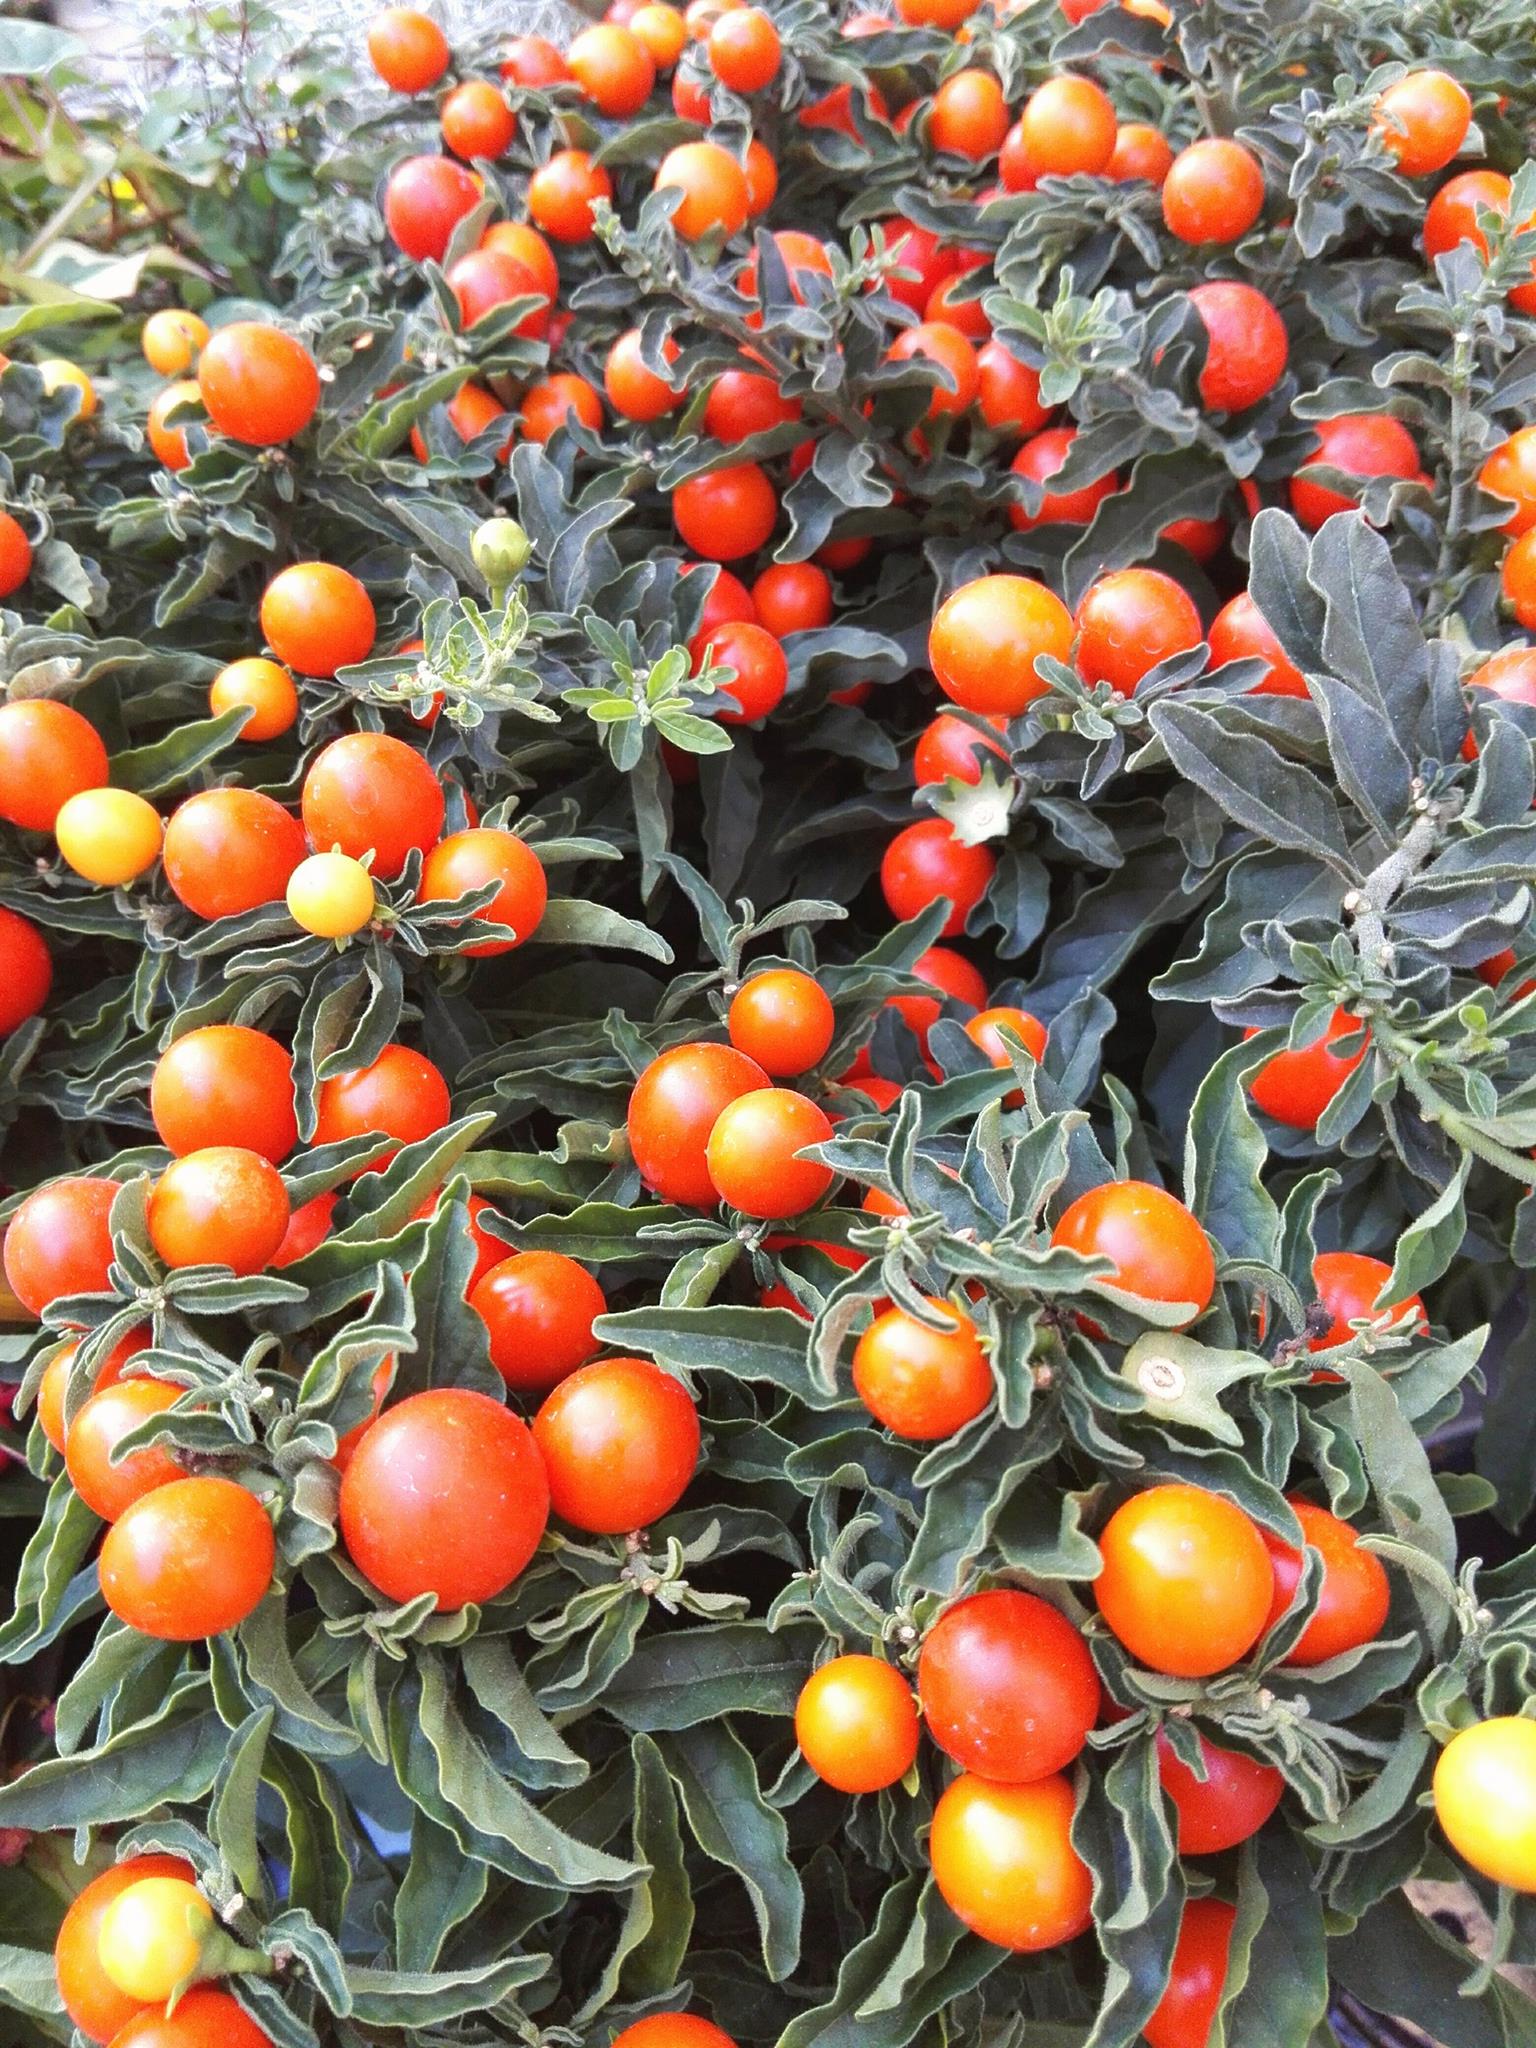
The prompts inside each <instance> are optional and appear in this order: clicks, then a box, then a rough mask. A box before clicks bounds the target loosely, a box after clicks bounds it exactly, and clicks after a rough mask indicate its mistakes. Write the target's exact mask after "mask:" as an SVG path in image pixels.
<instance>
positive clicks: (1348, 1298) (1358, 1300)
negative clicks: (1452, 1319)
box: [1307, 1252, 1427, 1351]
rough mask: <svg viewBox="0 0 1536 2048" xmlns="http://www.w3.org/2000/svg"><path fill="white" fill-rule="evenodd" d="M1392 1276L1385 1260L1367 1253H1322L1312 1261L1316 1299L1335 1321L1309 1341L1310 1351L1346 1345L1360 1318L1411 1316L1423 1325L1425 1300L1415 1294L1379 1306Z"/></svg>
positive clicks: (1378, 1318)
mask: <svg viewBox="0 0 1536 2048" xmlns="http://www.w3.org/2000/svg"><path fill="white" fill-rule="evenodd" d="M1391 1278H1392V1268H1391V1267H1390V1266H1389V1265H1388V1264H1387V1262H1386V1260H1385V1259H1372V1258H1368V1257H1367V1256H1366V1254H1365V1253H1364V1252H1319V1253H1318V1255H1317V1257H1316V1258H1315V1259H1314V1260H1313V1261H1312V1281H1313V1285H1314V1286H1315V1287H1316V1288H1317V1298H1318V1300H1319V1301H1320V1302H1321V1303H1322V1305H1323V1307H1324V1308H1325V1309H1327V1311H1328V1313H1329V1315H1330V1316H1331V1317H1332V1318H1333V1320H1332V1321H1331V1322H1330V1323H1329V1325H1328V1327H1327V1329H1326V1330H1324V1331H1323V1333H1322V1335H1321V1336H1318V1337H1313V1338H1310V1339H1309V1340H1308V1344H1307V1349H1308V1350H1309V1351H1327V1350H1329V1349H1330V1348H1331V1347H1332V1346H1333V1345H1335V1344H1347V1343H1349V1341H1350V1339H1351V1338H1352V1337H1353V1336H1354V1331H1353V1330H1352V1329H1351V1328H1350V1324H1351V1323H1354V1322H1360V1321H1366V1320H1370V1321H1384V1320H1387V1319H1390V1320H1392V1321H1394V1322H1395V1321H1398V1320H1400V1319H1401V1318H1402V1317H1404V1316H1407V1315H1411V1316H1412V1317H1413V1318H1414V1320H1415V1322H1416V1323H1417V1325H1418V1326H1419V1327H1420V1328H1422V1327H1423V1326H1424V1324H1425V1322H1426V1321H1427V1318H1426V1316H1425V1313H1424V1303H1423V1302H1422V1301H1421V1300H1420V1298H1419V1296H1418V1295H1416V1294H1410V1295H1407V1296H1405V1297H1404V1299H1403V1300H1402V1301H1396V1302H1389V1303H1388V1304H1387V1305H1386V1306H1385V1307H1383V1308H1378V1307H1377V1306H1376V1304H1377V1301H1378V1300H1379V1299H1380V1296H1381V1290H1382V1289H1383V1287H1385V1286H1386V1284H1387V1282H1388V1281H1389V1280H1390V1279H1391Z"/></svg>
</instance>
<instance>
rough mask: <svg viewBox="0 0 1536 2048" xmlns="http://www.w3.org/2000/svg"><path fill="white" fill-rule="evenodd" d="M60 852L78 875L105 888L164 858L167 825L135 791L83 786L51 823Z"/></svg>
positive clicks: (135, 877) (136, 875) (120, 883)
mask: <svg viewBox="0 0 1536 2048" xmlns="http://www.w3.org/2000/svg"><path fill="white" fill-rule="evenodd" d="M53 830H54V836H55V837H56V838H57V840H58V842H59V852H60V853H61V854H62V855H63V856H64V859H65V860H66V861H67V862H68V864H69V865H70V867H72V868H73V869H74V871H75V873H76V874H77V875H81V876H83V877H84V878H85V880H86V881H87V882H95V883H97V884H98V885H99V886H100V887H102V888H105V889H116V888H121V887H123V886H124V885H126V884H127V883H129V882H136V881H137V880H138V878H139V876H140V875H142V874H144V873H145V872H146V871H147V870H148V869H149V868H152V867H153V866H154V864H155V862H156V861H157V860H158V859H159V858H160V844H161V840H162V839H163V837H164V833H165V827H164V825H163V824H162V822H161V818H160V813H159V812H158V811H157V810H156V809H155V807H154V805H153V804H152V803H150V802H149V801H148V799H147V798H145V797H142V796H137V795H135V793H134V792H133V791H132V790H131V789H82V790H81V791H80V792H79V793H78V794H77V795H75V796H71V797H66V798H65V800H64V802H63V803H62V804H60V806H59V814H58V816H57V817H56V818H55V819H54V821H53Z"/></svg>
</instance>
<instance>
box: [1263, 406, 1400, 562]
mask: <svg viewBox="0 0 1536 2048" xmlns="http://www.w3.org/2000/svg"><path fill="white" fill-rule="evenodd" d="M1312 425H1313V430H1314V432H1315V433H1316V435H1317V438H1318V441H1319V442H1320V444H1321V445H1320V446H1319V448H1318V450H1317V452H1316V454H1315V455H1309V456H1308V457H1307V459H1306V461H1305V462H1304V463H1303V464H1302V465H1301V468H1300V469H1299V470H1298V471H1297V472H1296V474H1295V476H1293V477H1292V478H1291V510H1292V511H1293V512H1294V513H1295V514H1296V517H1297V518H1298V519H1299V520H1300V521H1301V523H1302V525H1303V526H1305V527H1308V528H1310V529H1311V530H1312V531H1314V532H1315V531H1316V530H1317V528H1318V527H1320V526H1321V525H1322V523H1323V521H1324V520H1325V519H1332V518H1333V516H1334V515H1335V513H1338V512H1350V511H1353V509H1354V506H1355V500H1354V499H1353V498H1351V497H1348V496H1346V495H1345V493H1344V492H1342V491H1336V490H1332V489H1330V488H1329V486H1328V485H1327V484H1319V483H1314V482H1313V481H1312V479H1311V478H1310V477H1309V476H1308V475H1307V474H1306V472H1307V470H1308V469H1310V468H1312V467H1313V466H1314V465H1315V464H1318V463H1326V464H1327V465H1328V467H1329V468H1330V469H1342V470H1347V471H1348V472H1349V473H1350V475H1352V476H1358V477H1375V476H1395V477H1404V478H1407V477H1415V476H1417V475H1418V474H1419V451H1418V447H1417V445H1416V444H1415V442H1414V438H1413V436H1412V435H1411V434H1410V433H1409V431H1408V429H1407V428H1406V427H1405V426H1404V425H1403V423H1402V421H1401V420H1397V419H1394V418H1393V417H1392V415H1391V414H1390V413H1385V412H1375V413H1372V412H1366V413H1341V414H1339V415H1338V416H1337V417H1336V418H1334V419H1331V420H1314V421H1313V422H1312Z"/></svg>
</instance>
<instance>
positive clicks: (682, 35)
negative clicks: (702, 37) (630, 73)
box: [625, 0, 688, 71]
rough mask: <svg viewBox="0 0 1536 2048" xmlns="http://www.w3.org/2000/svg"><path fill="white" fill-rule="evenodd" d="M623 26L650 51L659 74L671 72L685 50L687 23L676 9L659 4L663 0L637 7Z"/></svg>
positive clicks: (654, 0) (655, 0) (686, 45)
mask: <svg viewBox="0 0 1536 2048" xmlns="http://www.w3.org/2000/svg"><path fill="white" fill-rule="evenodd" d="M625 26H626V27H627V28H628V30H629V32H630V34H631V35H632V36H638V37H639V38H640V40H641V42H642V43H644V45H645V47H646V48H647V49H648V50H649V51H650V53H651V62H652V63H653V64H654V65H655V66H656V69H657V70H658V71H670V70H671V69H672V66H673V65H674V64H675V63H676V62H677V60H678V58H679V57H681V55H682V54H683V52H684V50H685V49H686V48H687V47H688V24H687V22H686V21H684V19H683V17H682V15H681V13H680V12H679V11H678V9H677V8H675V7H668V6H666V5H664V4H662V0H653V4H651V5H649V6H646V7H637V8H636V9H635V11H634V13H633V14H632V15H631V16H630V17H629V20H628V22H627V23H626V24H625Z"/></svg>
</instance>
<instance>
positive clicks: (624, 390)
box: [603, 327, 688, 422]
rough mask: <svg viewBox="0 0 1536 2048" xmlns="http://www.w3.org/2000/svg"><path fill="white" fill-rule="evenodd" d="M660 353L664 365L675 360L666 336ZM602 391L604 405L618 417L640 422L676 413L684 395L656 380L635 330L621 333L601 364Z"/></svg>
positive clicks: (674, 348) (661, 379) (679, 389)
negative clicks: (605, 396)
mask: <svg viewBox="0 0 1536 2048" xmlns="http://www.w3.org/2000/svg"><path fill="white" fill-rule="evenodd" d="M661 354H662V359H663V361H665V362H667V363H675V362H676V361H677V356H678V348H677V343H676V342H675V341H673V340H672V339H671V337H670V336H668V337H667V338H666V339H664V340H663V342H662V345H661ZM603 389H604V390H605V391H606V392H607V394H608V403H609V404H610V405H611V406H612V407H613V409H614V411H615V412H616V413H618V414H619V415H620V417H621V418H623V419H626V420H639V421H642V422H646V421H650V420H659V419H660V418H661V417H662V416H663V414H665V413H669V412H676V410H677V408H678V407H679V406H680V405H682V404H683V402H684V401H685V400H686V398H687V396H688V393H687V391H686V390H684V389H683V388H682V387H681V386H680V385H672V384H669V383H668V382H667V381H666V379H665V378H664V377H658V376H657V374H656V372H655V371H654V370H653V369H651V368H650V366H649V365H648V364H647V363H646V361H645V359H644V356H643V354H642V352H641V339H640V329H639V328H638V327H631V328H630V329H629V330H628V331H627V332H626V333H624V334H621V335H620V336H619V338H618V340H617V341H616V342H615V343H614V344H613V346H612V348H610V349H609V351H608V356H607V360H606V362H605V363H604V365H603Z"/></svg>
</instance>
